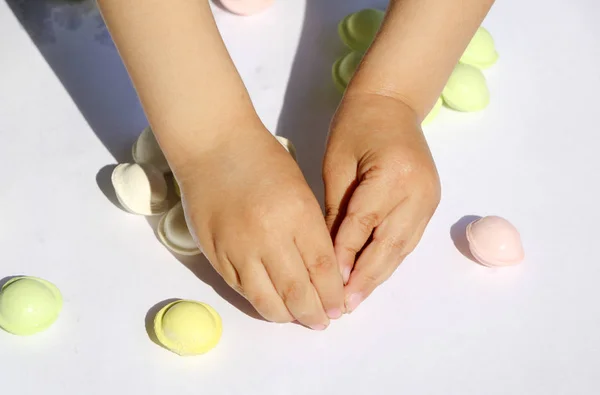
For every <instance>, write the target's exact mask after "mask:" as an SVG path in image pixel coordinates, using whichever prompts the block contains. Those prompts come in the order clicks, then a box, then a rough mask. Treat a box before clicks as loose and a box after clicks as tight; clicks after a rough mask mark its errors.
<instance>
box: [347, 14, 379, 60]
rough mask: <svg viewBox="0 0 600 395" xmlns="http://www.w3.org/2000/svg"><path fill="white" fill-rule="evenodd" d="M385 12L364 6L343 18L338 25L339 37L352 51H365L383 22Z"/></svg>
mask: <svg viewBox="0 0 600 395" xmlns="http://www.w3.org/2000/svg"><path fill="white" fill-rule="evenodd" d="M384 15H385V13H384V12H383V11H381V10H377V9H374V8H365V9H364V10H360V11H358V12H355V13H352V14H350V15H348V16H346V18H344V19H343V20H342V21H341V22H340V23H339V25H338V33H339V35H340V38H341V39H342V41H343V42H344V44H346V46H348V48H350V49H352V50H353V51H358V52H365V51H366V50H367V49H368V48H369V46H370V45H371V43H372V42H373V40H374V39H375V35H376V34H377V31H378V30H379V27H380V26H381V23H382V22H383V17H384Z"/></svg>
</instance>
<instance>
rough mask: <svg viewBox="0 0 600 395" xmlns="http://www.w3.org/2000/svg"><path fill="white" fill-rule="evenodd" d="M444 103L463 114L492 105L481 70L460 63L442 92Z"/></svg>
mask: <svg viewBox="0 0 600 395" xmlns="http://www.w3.org/2000/svg"><path fill="white" fill-rule="evenodd" d="M442 98H443V99H444V103H446V105H447V106H448V107H450V108H452V109H454V110H457V111H463V112H475V111H481V110H483V109H484V108H486V107H487V106H488V104H489V103H490V91H489V89H488V87H487V82H486V80H485V77H484V75H483V73H482V72H481V70H479V69H477V68H476V67H473V66H469V65H466V64H462V63H459V64H457V65H456V67H455V68H454V71H453V72H452V74H451V75H450V78H449V79H448V82H447V83H446V86H445V87H444V90H443V91H442Z"/></svg>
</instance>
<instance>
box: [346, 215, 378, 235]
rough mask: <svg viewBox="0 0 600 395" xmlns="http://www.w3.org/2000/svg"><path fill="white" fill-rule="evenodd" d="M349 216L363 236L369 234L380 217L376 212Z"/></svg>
mask: <svg viewBox="0 0 600 395" xmlns="http://www.w3.org/2000/svg"><path fill="white" fill-rule="evenodd" d="M351 216H352V217H354V220H355V221H356V223H357V224H358V226H359V228H360V230H361V231H362V232H363V233H364V234H371V232H372V231H373V229H374V228H375V227H376V226H377V225H379V224H380V222H381V216H380V215H379V213H377V212H370V213H366V214H352V215H351Z"/></svg>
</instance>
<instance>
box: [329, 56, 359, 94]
mask: <svg viewBox="0 0 600 395" xmlns="http://www.w3.org/2000/svg"><path fill="white" fill-rule="evenodd" d="M362 57H363V54H362V53H360V52H356V51H353V52H350V53H348V54H346V55H344V56H342V57H341V58H339V59H338V60H337V61H336V62H335V63H334V64H333V68H332V70H331V71H332V77H333V82H334V83H335V86H336V87H337V88H338V90H339V91H340V92H341V93H344V91H345V90H346V87H347V86H348V83H350V80H351V79H352V76H353V75H354V72H355V71H356V69H357V68H358V65H359V64H360V62H361V60H362Z"/></svg>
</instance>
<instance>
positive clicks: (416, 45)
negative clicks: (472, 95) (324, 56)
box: [348, 0, 494, 119]
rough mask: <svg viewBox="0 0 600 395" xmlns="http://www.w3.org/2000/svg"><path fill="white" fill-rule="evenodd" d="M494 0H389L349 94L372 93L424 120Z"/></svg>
mask: <svg viewBox="0 0 600 395" xmlns="http://www.w3.org/2000/svg"><path fill="white" fill-rule="evenodd" d="M493 3H494V0H391V1H390V5H389V10H388V12H387V15H386V18H385V21H384V23H383V25H382V27H381V29H380V32H379V35H378V37H377V39H376V40H375V42H374V43H373V45H372V46H371V48H370V49H369V51H368V53H367V56H366V57H365V60H364V61H363V64H362V65H361V67H360V69H359V70H358V71H357V73H356V75H355V77H354V78H353V80H352V82H351V84H350V86H349V88H348V94H349V95H352V94H354V93H359V94H360V93H375V94H382V95H386V96H391V97H394V98H397V99H399V100H401V101H403V102H404V103H405V104H407V105H409V106H410V107H411V108H412V109H413V110H414V111H416V112H417V115H418V117H419V118H420V119H422V118H423V117H424V116H425V115H426V114H427V112H428V111H429V110H430V109H431V107H432V106H433V104H434V103H435V101H436V100H437V98H438V97H439V95H440V93H441V91H442V89H443V87H444V84H445V83H446V80H447V79H448V77H449V76H450V74H451V72H452V70H453V69H454V66H455V65H456V63H457V62H458V59H459V58H460V56H461V55H462V53H463V51H464V50H465V48H466V47H467V45H468V44H469V41H470V40H471V38H472V37H473V34H474V33H475V31H476V30H477V28H478V27H479V25H480V24H481V22H482V21H483V19H484V18H485V16H486V15H487V13H488V11H489V10H490V8H491V6H492V4H493Z"/></svg>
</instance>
